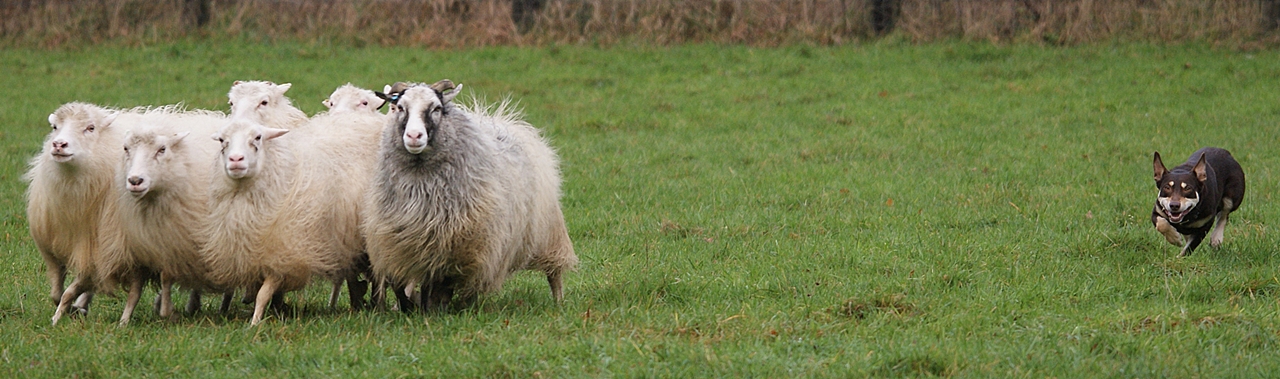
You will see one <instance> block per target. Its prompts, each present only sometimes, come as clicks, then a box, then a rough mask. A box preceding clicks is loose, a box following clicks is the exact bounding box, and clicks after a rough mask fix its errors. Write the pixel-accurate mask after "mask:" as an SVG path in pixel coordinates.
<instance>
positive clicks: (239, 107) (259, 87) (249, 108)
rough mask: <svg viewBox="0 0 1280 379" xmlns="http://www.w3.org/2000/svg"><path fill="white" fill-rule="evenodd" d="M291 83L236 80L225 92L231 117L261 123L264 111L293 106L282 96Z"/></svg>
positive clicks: (263, 120) (263, 118)
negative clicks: (229, 89)
mask: <svg viewBox="0 0 1280 379" xmlns="http://www.w3.org/2000/svg"><path fill="white" fill-rule="evenodd" d="M292 86H293V85H292V84H289V83H285V84H275V83H272V82H263V81H247V82H245V81H238V80H237V81H236V82H235V84H234V85H232V86H231V91H230V92H228V93H227V104H228V105H230V106H231V117H233V118H248V119H250V120H253V121H256V122H259V123H262V122H265V117H264V113H265V112H269V111H273V110H278V109H281V108H285V107H288V108H293V103H292V102H290V101H289V98H287V97H285V96H284V93H285V91H288V90H289V87H292Z"/></svg>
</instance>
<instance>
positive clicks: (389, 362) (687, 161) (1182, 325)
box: [0, 39, 1280, 377]
mask: <svg viewBox="0 0 1280 379" xmlns="http://www.w3.org/2000/svg"><path fill="white" fill-rule="evenodd" d="M1277 62H1280V53H1277V52H1276V51H1257V52H1237V51H1224V50H1218V49H1213V48H1209V47H1204V46H1196V45H1188V46H1173V47H1167V46H1152V45H1144V44H1099V45H1093V46H1083V47H1070V48H1056V47H1038V46H1026V45H1017V46H1012V47H998V46H992V45H988V44H981V43H962V42H945V43H937V44H928V45H910V44H904V43H900V42H895V40H893V39H886V40H882V41H881V42H879V43H874V44H867V45H861V46H845V47H812V46H803V45H800V46H793V47H783V48H770V49H762V48H749V47H726V46H713V45H692V46H680V47H662V48H657V47H629V46H616V47H608V48H598V47H576V46H561V47H544V48H484V49H474V50H441V51H431V50H422V49H412V48H381V47H366V48H351V47H344V46H335V45H326V44H307V43H263V42H253V41H240V42H206V41H187V42H177V43H171V44H161V45H152V46H143V47H122V46H94V47H84V48H76V49H67V50H52V51H51V50H32V49H7V50H3V51H0V67H3V68H4V71H5V72H6V73H5V74H4V75H0V88H3V89H4V93H5V94H6V95H5V96H4V100H5V101H3V102H0V125H2V126H0V235H2V237H0V277H4V278H5V280H4V281H3V284H0V341H3V343H0V376H4V377H72V376H78V377H114V376H122V375H129V376H153V377H174V376H199V377H209V376H216V377H229V376H241V375H249V376H272V377H351V376H373V377H419V376H425V377H439V376H468V377H475V376H484V377H576V376H591V377H600V376H622V377H708V376H728V377H744V376H763V377H790V376H796V375H800V376H815V377H850V376H868V375H873V376H946V377H1049V376H1053V377H1091V376H1123V377H1130V376H1139V377H1152V376H1172V377H1205V376H1211V377H1257V376H1266V375H1274V373H1276V372H1280V358H1277V354H1276V352H1277V350H1278V349H1280V298H1278V297H1277V296H1280V279H1277V265H1278V264H1280V256H1278V255H1277V249H1276V245H1277V240H1278V239H1280V236H1278V235H1277V234H1274V233H1273V232H1277V231H1276V230H1272V229H1271V221H1273V220H1277V219H1280V212H1278V209H1280V208H1278V207H1276V206H1275V204H1274V203H1273V201H1274V200H1273V199H1272V197H1273V195H1272V194H1273V193H1275V192H1276V190H1277V180H1276V178H1278V177H1280V127H1278V126H1280V91H1276V88H1280V63H1277ZM441 78H449V79H452V80H454V81H455V82H458V83H462V84H464V85H465V89H464V91H465V92H464V93H463V95H462V98H464V99H465V98H468V97H470V96H472V95H474V96H477V97H480V98H484V99H488V100H490V101H496V100H498V99H501V98H503V97H505V96H510V97H511V98H513V99H514V100H517V101H518V102H519V105H520V106H521V107H522V108H523V109H524V111H525V113H526V116H527V120H529V121H530V122H531V123H532V124H533V125H535V126H538V127H540V128H542V130H543V132H544V135H545V136H546V137H548V138H549V140H550V141H551V145H552V146H553V147H555V148H556V149H557V150H558V152H559V153H560V156H561V161H562V163H561V169H562V172H563V178H564V184H563V192H564V193H563V198H562V204H563V207H564V213H565V218H566V220H567V222H568V225H569V233H570V236H571V237H572V238H573V240H574V243H575V249H576V251H577V254H578V256H579V257H580V258H581V260H582V263H581V264H580V265H579V268H578V271H577V272H575V273H572V274H570V275H568V276H567V277H566V282H565V290H566V291H565V301H564V303H563V304H561V305H558V306H557V305H556V304H555V303H554V302H553V301H552V300H551V296H550V294H549V291H548V290H547V288H546V282H545V280H544V278H543V277H542V276H541V275H539V274H536V273H533V272H528V271H526V272H523V273H521V274H519V275H517V276H516V278H515V280H513V281H511V282H508V283H507V285H506V286H505V287H504V288H503V290H502V291H501V292H499V293H497V294H494V295H491V296H486V297H482V298H481V301H480V302H479V303H478V304H477V305H476V306H474V307H473V308H471V309H468V310H465V311H461V312H453V313H435V314H427V315H422V314H416V315H403V314H400V313H395V312H362V313H353V312H351V311H349V310H347V309H344V308H342V307H345V306H346V300H345V299H344V300H343V301H341V302H340V308H339V309H338V310H336V311H334V310H329V309H328V308H327V307H326V306H325V302H326V299H327V297H326V294H327V291H328V285H327V284H326V282H317V283H315V284H313V286H312V287H310V288H309V289H308V290H307V291H304V292H299V293H295V294H291V295H290V296H289V301H290V303H291V304H292V305H294V306H295V307H298V308H300V309H299V311H298V313H297V314H292V315H272V316H271V317H269V318H268V319H267V320H266V322H265V323H264V324H262V325H260V326H259V327H256V328H250V327H248V319H249V315H250V314H251V313H252V309H251V307H249V306H245V305H238V306H236V307H235V308H234V311H233V312H232V313H231V314H230V315H226V316H224V315H220V314H218V313H217V311H216V304H214V303H215V302H214V301H213V300H206V303H205V307H204V310H203V312H202V313H200V314H199V315H197V316H193V317H182V318H180V319H178V320H177V321H173V322H170V321H165V320H161V319H159V318H158V317H157V316H156V315H155V314H154V313H153V312H152V311H151V309H150V304H149V302H150V300H151V299H154V296H155V291H154V289H148V291H147V292H146V293H145V294H144V297H143V299H144V301H143V303H144V305H143V306H142V307H140V308H139V312H138V313H137V314H135V316H134V321H133V323H132V324H131V325H130V326H129V327H127V328H117V327H116V324H115V322H114V321H115V320H116V319H118V318H119V315H120V311H121V309H122V307H123V300H122V299H121V298H120V297H118V296H117V297H111V296H108V295H105V294H101V295H99V296H98V297H97V299H96V301H95V303H94V308H93V309H92V313H91V314H90V315H89V316H88V317H82V318H77V319H72V320H66V321H64V322H62V323H60V324H59V325H58V326H57V327H51V326H50V325H49V317H50V316H51V315H52V312H53V307H52V306H51V305H50V304H49V302H48V300H47V299H46V294H47V292H48V287H47V283H46V280H45V277H44V267H43V263H42V261H41V260H40V258H39V254H38V253H37V252H36V250H35V247H34V246H33V244H32V243H31V240H30V237H29V236H28V234H27V227H26V221H25V219H24V217H25V201H24V195H23V193H24V191H25V188H26V186H25V183H24V182H23V181H22V180H21V175H22V173H23V172H24V171H25V170H26V162H27V160H28V159H29V157H31V156H32V155H34V154H35V153H36V152H38V151H39V145H40V143H41V140H42V138H43V136H44V134H45V133H46V132H48V130H49V126H48V123H47V122H46V121H45V120H46V117H47V116H48V114H49V113H50V112H51V111H53V110H54V109H55V108H56V107H57V106H58V105H60V104H61V103H64V102H68V101H76V100H78V101H88V102H94V103H98V104H103V105H109V106H117V107H132V106H136V105H156V104H169V103H175V102H184V103H186V104H187V105H188V106H190V107H196V108H208V109H216V110H223V111H225V110H226V109H227V105H226V93H227V90H228V88H229V87H230V85H231V83H232V82H233V81H235V80H240V79H259V80H272V81H275V82H278V83H283V82H291V83H293V87H292V89H291V90H290V91H289V93H288V94H287V95H288V96H289V97H291V98H292V99H293V101H294V103H295V105H297V106H298V107H300V108H301V109H303V110H304V111H306V112H307V113H308V114H312V113H315V112H318V111H320V110H322V109H323V106H322V105H321V104H320V100H321V99H323V98H324V97H325V96H327V95H328V94H329V92H331V91H332V90H333V89H334V88H335V87H337V86H339V85H342V84H344V83H347V82H351V83H353V84H356V85H358V86H363V87H366V88H377V89H381V87H382V85H383V84H387V83H390V82H394V81H399V80H413V81H424V82H432V81H435V80H437V79H441ZM210 143H212V141H210ZM1206 145H1212V146H1219V147H1224V148H1226V149H1228V150H1230V151H1231V152H1232V153H1233V154H1234V155H1235V157H1236V159H1237V160H1239V162H1240V164H1241V165H1242V166H1243V167H1244V170H1245V173H1246V175H1247V180H1248V190H1247V192H1246V195H1245V199H1244V203H1243V205H1242V207H1241V209H1240V211H1238V212H1237V213H1235V214H1234V215H1233V216H1232V218H1231V224H1230V225H1229V226H1228V229H1227V232H1226V242H1225V243H1224V244H1223V246H1222V247H1221V248H1219V249H1213V248H1210V247H1209V246H1208V245H1207V244H1206V245H1203V246H1202V247H1200V248H1199V249H1198V250H1197V251H1196V252H1195V254H1194V255H1192V256H1190V257H1186V258H1179V257H1177V256H1176V255H1177V251H1178V249H1177V248H1176V247H1174V246H1171V245H1169V244H1167V243H1166V242H1165V241H1164V239H1163V238H1162V237H1161V236H1160V235H1159V234H1158V233H1157V232H1156V231H1155V230H1154V229H1153V228H1152V227H1151V225H1150V222H1149V220H1148V217H1149V215H1150V212H1151V207H1152V204H1153V202H1154V200H1155V192H1156V191H1155V188H1154V186H1153V183H1152V177H1151V175H1152V169H1151V154H1152V152H1153V151H1155V150H1159V151H1160V152H1161V154H1162V155H1163V156H1165V157H1166V158H1165V162H1166V163H1168V164H1169V166H1170V167H1172V166H1173V165H1176V164H1177V163H1180V162H1182V161H1183V160H1185V159H1186V157H1187V155H1188V154H1190V153H1191V152H1192V151H1194V150H1195V149H1196V148H1199V147H1201V146H1206ZM1175 162H1177V163H1175ZM118 294H119V292H117V295H118ZM185 296H186V295H185V291H184V292H182V295H179V296H177V299H175V303H178V302H180V301H184V300H185Z"/></svg>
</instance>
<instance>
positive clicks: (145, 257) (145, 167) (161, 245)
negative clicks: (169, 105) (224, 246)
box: [97, 109, 231, 326]
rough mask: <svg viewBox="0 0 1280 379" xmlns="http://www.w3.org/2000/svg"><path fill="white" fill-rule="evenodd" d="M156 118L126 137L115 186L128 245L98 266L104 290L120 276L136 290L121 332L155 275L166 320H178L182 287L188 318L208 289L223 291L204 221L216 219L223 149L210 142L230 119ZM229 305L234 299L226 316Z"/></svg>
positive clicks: (200, 114) (201, 114)
mask: <svg viewBox="0 0 1280 379" xmlns="http://www.w3.org/2000/svg"><path fill="white" fill-rule="evenodd" d="M156 116H157V117H148V120H147V122H145V123H143V125H140V126H138V127H135V128H134V130H132V131H130V132H129V133H128V134H127V135H126V137H125V139H124V144H123V145H124V160H123V162H122V166H121V170H120V174H118V175H117V176H116V182H117V184H116V187H115V188H116V193H118V196H119V200H118V208H117V210H118V216H119V218H118V220H117V222H118V223H119V225H120V230H121V231H122V232H123V234H124V238H123V239H121V242H122V243H123V244H124V245H123V246H122V247H120V248H112V249H106V251H105V252H104V253H103V254H101V255H100V257H99V259H98V263H97V266H98V270H99V272H101V273H103V275H100V279H101V281H102V284H101V286H100V287H101V288H114V284H115V282H116V281H117V280H120V279H121V278H123V280H127V282H128V284H129V292H128V297H127V300H126V303H125V308H124V313H123V314H122V315H121V317H120V325H121V326H124V325H126V324H128V322H129V319H130V316H131V315H132V314H133V310H134V307H135V306H137V302H138V298H139V296H140V295H141V292H142V286H143V284H144V282H145V281H146V280H147V279H148V276H158V279H159V281H160V300H159V301H160V306H159V313H160V316H161V317H164V318H168V317H171V316H172V315H173V302H172V299H171V291H172V288H173V285H174V284H175V283H176V284H179V285H181V286H182V287H184V288H188V289H191V290H192V293H191V297H190V298H189V301H188V303H187V309H186V310H187V313H194V312H195V311H197V310H198V309H199V307H200V292H201V291H202V290H213V289H217V288H216V286H214V285H213V284H212V283H211V281H210V280H209V279H208V278H207V276H206V274H207V272H208V267H207V266H206V265H205V263H204V260H203V259H201V257H200V248H201V246H202V245H203V241H202V240H201V238H200V236H201V234H200V232H201V231H202V225H201V223H202V222H204V221H205V220H206V219H208V217H209V204H208V203H209V190H208V184H209V182H210V180H211V178H212V174H213V171H212V169H211V167H210V164H211V163H212V162H213V161H214V160H215V159H216V158H215V157H216V156H217V154H218V147H219V146H218V144H216V143H213V142H211V141H208V140H207V139H206V138H207V137H205V136H211V135H213V133H214V132H216V131H217V130H218V129H219V128H220V127H221V126H222V125H223V124H225V123H226V122H227V119H226V117H225V116H224V115H223V114H222V113H218V112H208V111H181V110H176V109H175V110H174V112H169V113H167V114H157V115H156ZM192 134H194V135H195V137H191V136H190V135H192ZM197 138H198V139H197ZM230 300H231V297H230V293H227V294H226V296H224V298H223V303H222V310H223V311H224V312H225V311H226V310H227V307H228V306H229V305H230V304H229V302H230Z"/></svg>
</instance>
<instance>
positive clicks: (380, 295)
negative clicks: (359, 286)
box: [369, 279, 387, 311]
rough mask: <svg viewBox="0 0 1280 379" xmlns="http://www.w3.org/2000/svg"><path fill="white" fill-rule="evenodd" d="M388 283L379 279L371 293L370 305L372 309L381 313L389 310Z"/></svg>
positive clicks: (374, 283)
mask: <svg viewBox="0 0 1280 379" xmlns="http://www.w3.org/2000/svg"><path fill="white" fill-rule="evenodd" d="M386 291H387V281H386V280H385V279H378V280H374V281H373V292H371V293H369V305H370V306H371V308H373V309H375V310H379V311H385V310H387V303H386V301H387V292H386Z"/></svg>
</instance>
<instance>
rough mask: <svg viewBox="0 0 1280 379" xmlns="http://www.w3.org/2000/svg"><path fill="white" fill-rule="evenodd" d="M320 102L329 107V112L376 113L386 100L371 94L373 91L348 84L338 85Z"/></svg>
mask: <svg viewBox="0 0 1280 379" xmlns="http://www.w3.org/2000/svg"><path fill="white" fill-rule="evenodd" d="M321 103H323V104H324V106H325V107H326V108H329V113H330V114H338V113H346V112H357V111H359V112H373V113H376V112H377V109H378V108H381V107H382V105H383V104H384V103H386V100H383V99H381V98H379V97H378V96H377V95H374V94H373V91H370V90H367V89H362V88H359V87H356V86H353V85H350V84H347V85H344V86H342V87H338V89H336V90H334V91H333V94H331V95H329V98H328V99H325V100H324V101H322V102H321Z"/></svg>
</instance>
